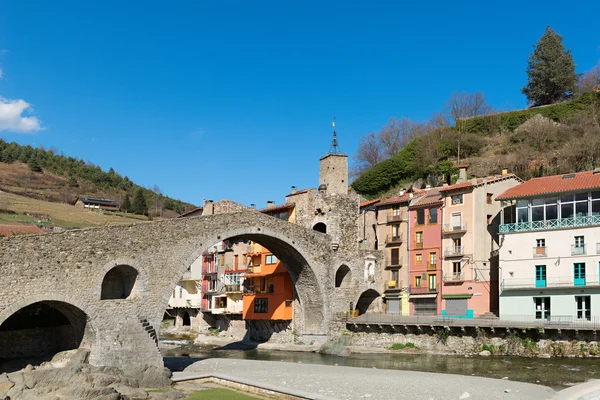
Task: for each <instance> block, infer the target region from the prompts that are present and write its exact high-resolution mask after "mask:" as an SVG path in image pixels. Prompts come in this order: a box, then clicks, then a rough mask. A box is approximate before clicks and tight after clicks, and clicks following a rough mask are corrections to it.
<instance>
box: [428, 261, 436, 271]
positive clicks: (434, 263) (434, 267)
mask: <svg viewBox="0 0 600 400" xmlns="http://www.w3.org/2000/svg"><path fill="white" fill-rule="evenodd" d="M436 268H437V262H431V261H429V262H428V263H427V269H436Z"/></svg>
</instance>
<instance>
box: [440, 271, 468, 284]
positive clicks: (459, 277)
mask: <svg viewBox="0 0 600 400" xmlns="http://www.w3.org/2000/svg"><path fill="white" fill-rule="evenodd" d="M442 279H443V280H444V282H462V281H464V280H465V274H464V273H463V272H461V273H458V274H444V276H443V278H442Z"/></svg>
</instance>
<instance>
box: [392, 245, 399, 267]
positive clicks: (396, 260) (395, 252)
mask: <svg viewBox="0 0 600 400" xmlns="http://www.w3.org/2000/svg"><path fill="white" fill-rule="evenodd" d="M390 255H391V261H392V263H391V265H400V249H399V248H395V249H391V250H390Z"/></svg>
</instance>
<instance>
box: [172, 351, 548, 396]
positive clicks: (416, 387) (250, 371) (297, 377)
mask: <svg viewBox="0 0 600 400" xmlns="http://www.w3.org/2000/svg"><path fill="white" fill-rule="evenodd" d="M186 372H202V373H210V372H216V373H222V374H228V375H233V376H238V377H242V378H244V379H248V380H253V381H256V382H262V383H267V384H270V385H275V386H280V387H287V388H292V389H296V390H301V391H305V392H310V393H316V394H320V395H323V396H327V397H333V398H338V399H344V400H346V399H347V400H353V399H372V400H384V399H385V400H389V399H398V400H403V399H406V400H419V399H425V400H441V399H507V400H509V399H511V400H512V399H519V400H542V399H548V398H550V397H552V396H553V395H554V394H555V393H556V392H555V391H554V390H552V389H550V388H548V387H546V386H540V385H533V384H529V383H521V382H513V381H508V380H500V379H490V378H480V377H474V376H460V375H446V374H434V373H428V372H414V371H396V370H385V369H375V368H373V369H369V368H355V367H341V366H328V365H315V364H300V363H297V364H296V363H285V362H274V361H250V360H233V359H206V360H202V361H199V362H196V363H194V364H192V365H190V366H189V367H187V368H186V369H185V370H184V372H182V373H177V374H185V373H186Z"/></svg>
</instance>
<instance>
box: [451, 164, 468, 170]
mask: <svg viewBox="0 0 600 400" xmlns="http://www.w3.org/2000/svg"><path fill="white" fill-rule="evenodd" d="M450 168H452V169H461V168H469V164H460V165H453V166H451V167H450Z"/></svg>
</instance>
